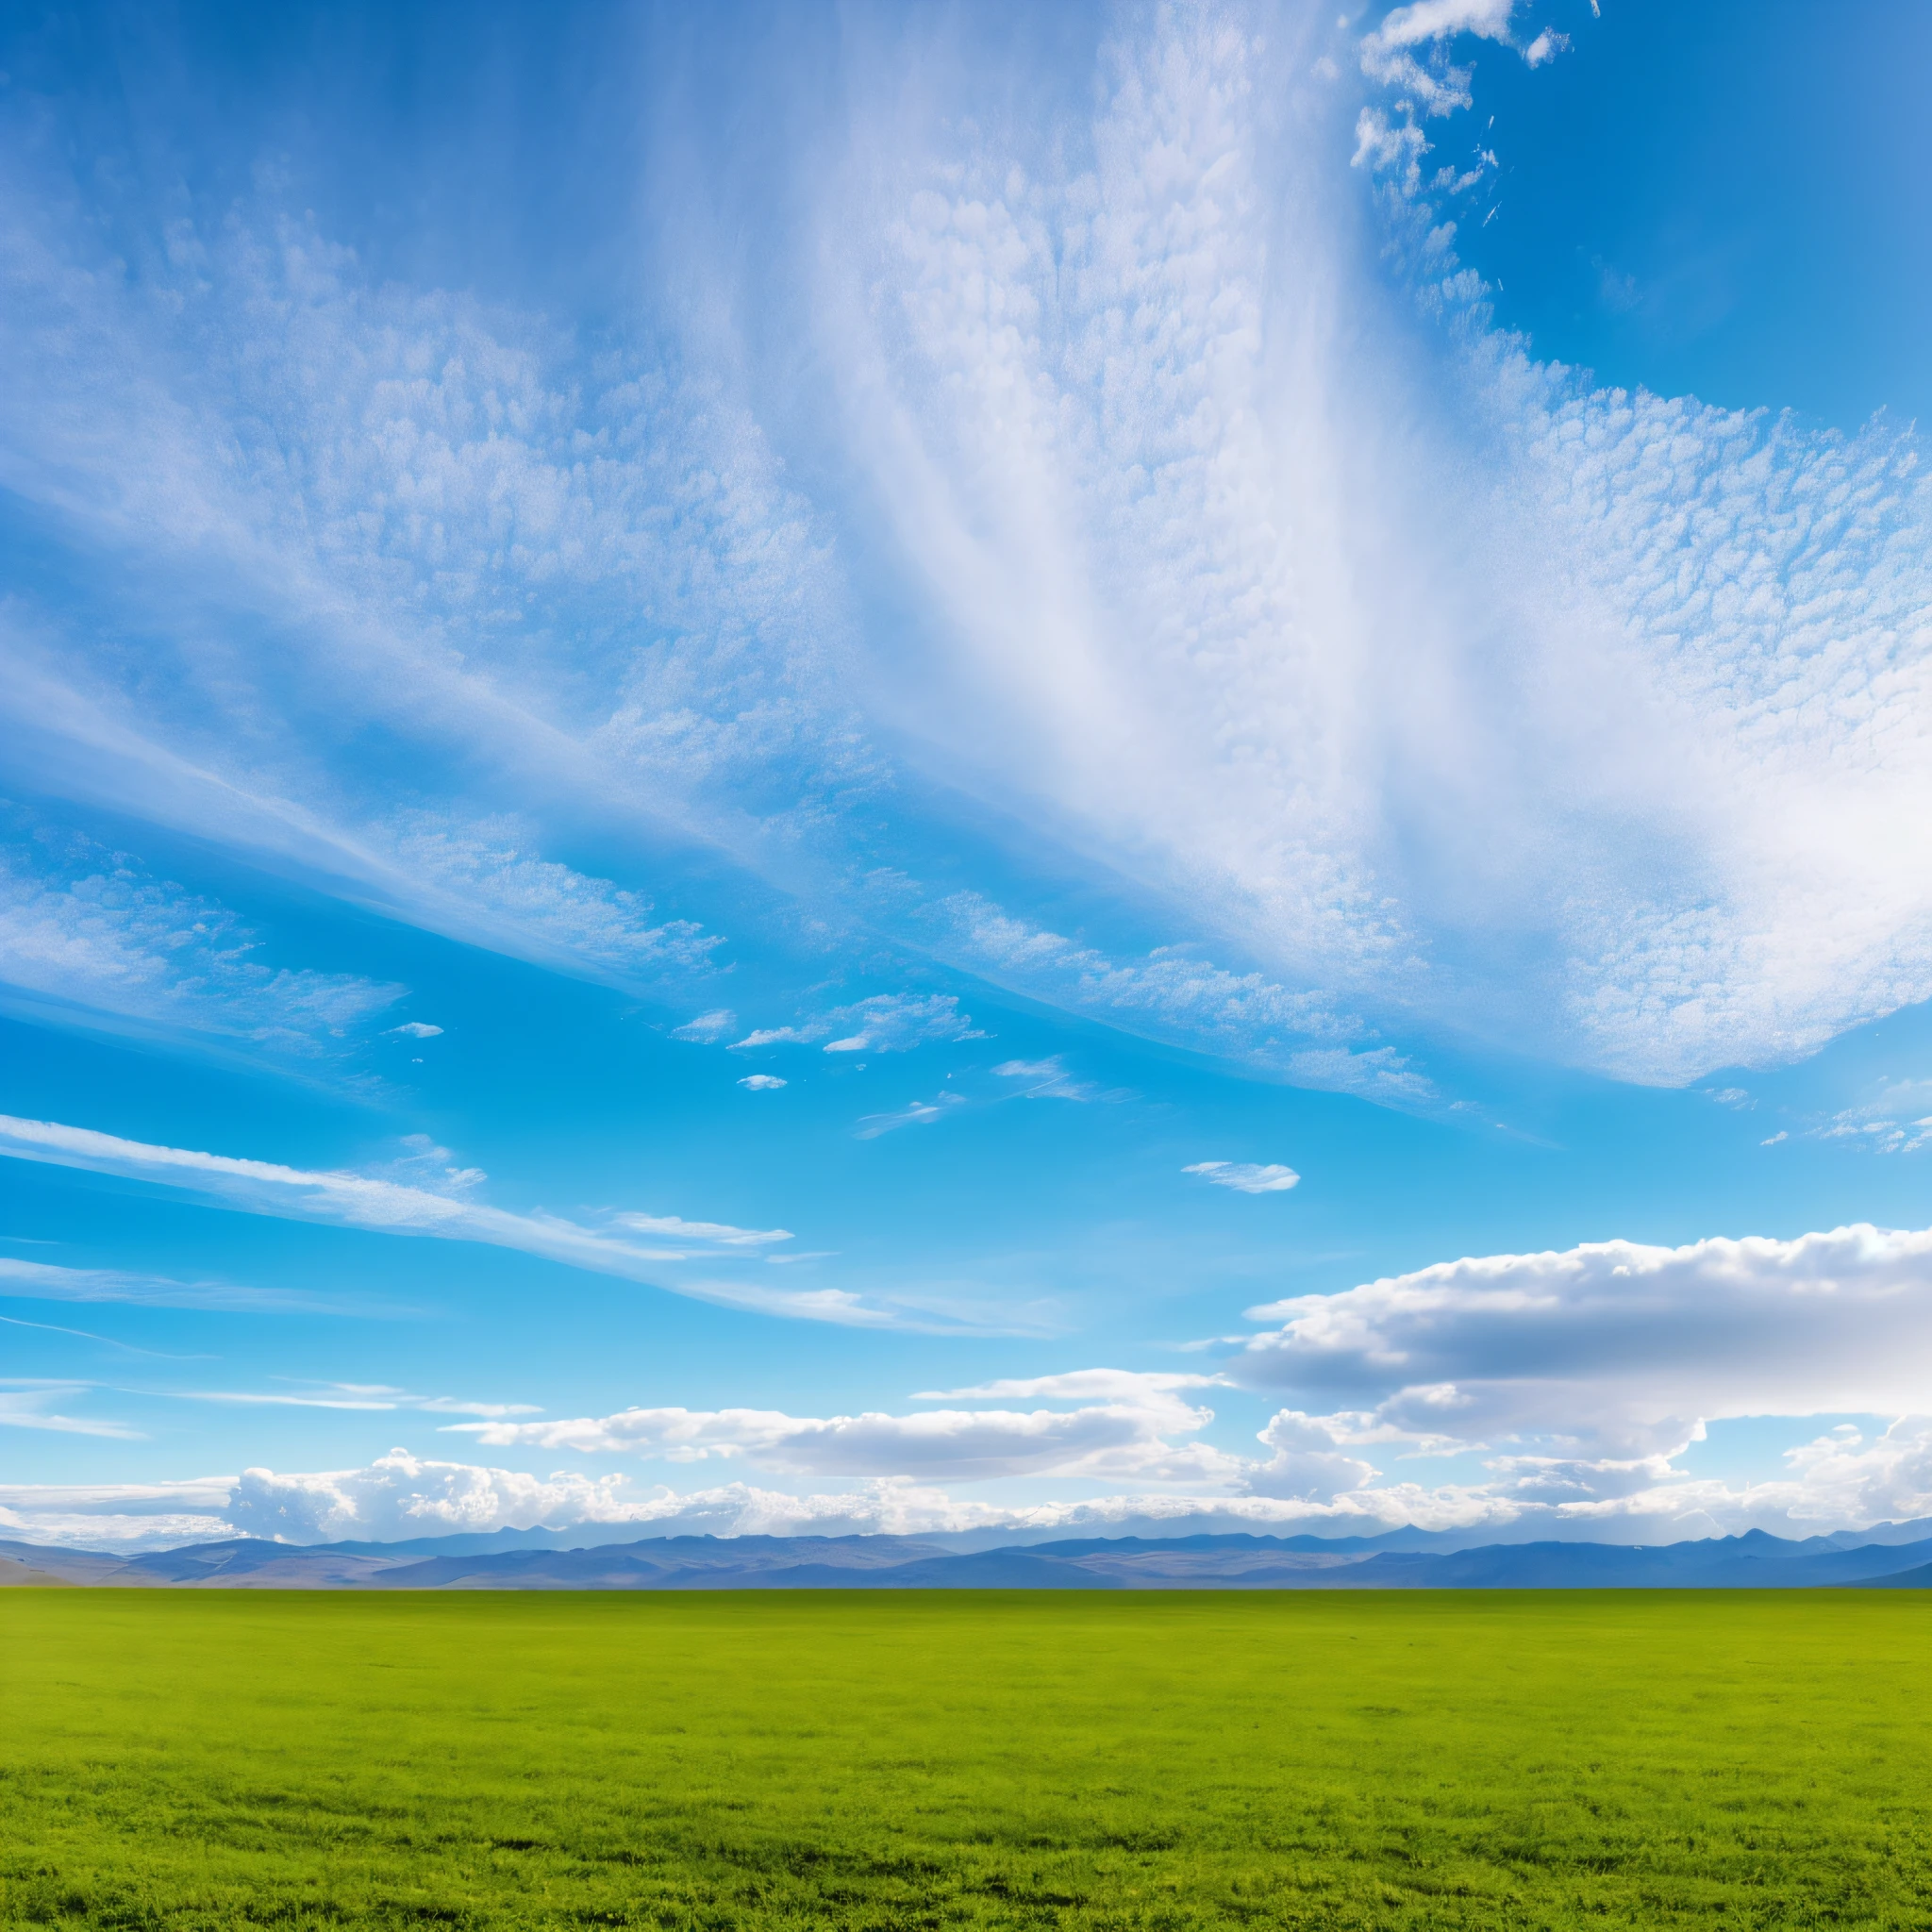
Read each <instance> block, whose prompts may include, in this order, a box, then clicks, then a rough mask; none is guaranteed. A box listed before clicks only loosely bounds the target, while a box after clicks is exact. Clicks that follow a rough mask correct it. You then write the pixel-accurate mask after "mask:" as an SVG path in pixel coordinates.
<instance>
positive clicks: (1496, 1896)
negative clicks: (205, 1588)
mask: <svg viewBox="0 0 1932 1932" xmlns="http://www.w3.org/2000/svg"><path fill="white" fill-rule="evenodd" d="M0 1923H4V1924H8V1925H16V1924H62V1923H65V1924H95V1925H114V1926H124V1927H138V1926H169V1927H189V1926H193V1927H203V1926H206V1927H215V1926H223V1927H226V1926H236V1925H248V1924H275V1925H288V1926H291V1927H303V1928H306V1927H311V1926H312V1927H316V1928H320V1927H323V1926H326V1925H341V1926H363V1925H408V1924H425V1923H429V1924H452V1925H465V1926H476V1927H486V1926H511V1925H555V1926H579V1925H585V1926H588V1925H644V1926H667V1927H718V1928H725V1927H731V1928H738V1927H745V1928H764V1927H776V1926H784V1927H806V1926H812V1927H819V1926H851V1927H860V1926H863V1927H874V1926H876V1927H886V1926H893V1927H902V1926H903V1927H918V1926H936V1927H937V1926H955V1925H957V1926H981V1925H1013V1926H1036V1925H1037V1926H1047V1925H1052V1926H1073V1927H1082V1928H1088V1927H1092V1928H1098V1927H1103V1926H1107V1927H1115V1926H1118V1927H1128V1926H1132V1927H1174V1928H1178V1927H1202V1926H1274V1925H1288V1926H1307V1927H1321V1928H1324V1932H1329V1928H1354V1927H1371V1926H1374V1927H1391V1928H1395V1927H1401V1928H1421V1927H1430V1928H1448V1927H1474V1926H1482V1927H1491V1926H1498V1927H1503V1926H1507V1927H1532V1926H1536V1927H1545V1926H1547V1927H1556V1926H1565V1927H1567V1926H1581V1925H1590V1926H1605V1925H1615V1926H1625V1925H1627V1926H1644V1927H1657V1926H1675V1925H1699V1926H1725V1927H1740V1928H1741V1927H1759V1926H1825V1925H1830V1926H1840V1927H1844V1926H1880V1925H1882V1926H1924V1925H1927V1924H1932V1594H1927V1595H1921V1594H1919V1593H1916V1592H1889V1591H1874V1592H1862V1591H1845V1592H1839V1591H1820V1592H1801V1591H1790V1592H1782V1591H1749V1592H1746V1591H1739V1592H1735V1593H1726V1594H1709V1595H1706V1594H1692V1593H1676V1592H1671V1593H1656V1594H1651V1593H1641V1592H1637V1591H1626V1592H1605V1593H1601V1594H1598V1593H1583V1592H1568V1591H1560V1592H1559V1591H1552V1592H1548V1593H1532V1592H1523V1593H1493V1594H1492V1593H1474V1592H1471V1593H1462V1594H1453V1595H1450V1594H1441V1595H1438V1594H1422V1593H1407V1592H1404V1593H1400V1594H1396V1593H1391V1594H1386V1595H1347V1596H1328V1595H1315V1594H1294V1595H1280V1596H1277V1595H1270V1594H1233V1593H1201V1594H1185V1595H1181V1594H1176V1595H1166V1594H1160V1595H1155V1594H1144V1595H1143V1594H1134V1595H1124V1596H1105V1597H1096V1596H1092V1595H1087V1594H1080V1595H1062V1594H1055V1593H1040V1594H1025V1595H1021V1594H1013V1595H1008V1594H995V1593H977V1592H959V1593H952V1592H943V1593H933V1594H898V1593H886V1592H878V1593H871V1594H853V1595H846V1594H807V1593H799V1594H764V1593H755V1592H741V1593H736V1594H720V1595H702V1596H700V1595H619V1594H607V1595H540V1594H514V1595H513V1594H484V1593H475V1594H470V1593H464V1594H452V1595H394V1596H374V1595H350V1594H341V1595H337V1594H313V1595H310V1594H299V1595H298V1594H288V1595H280V1594H269V1593H258V1592H242V1591H235V1592H232V1593H215V1592H187V1591H181V1592H161V1591H73V1590H62V1591H27V1590H12V1591H5V1592H4V1593H0Z"/></svg>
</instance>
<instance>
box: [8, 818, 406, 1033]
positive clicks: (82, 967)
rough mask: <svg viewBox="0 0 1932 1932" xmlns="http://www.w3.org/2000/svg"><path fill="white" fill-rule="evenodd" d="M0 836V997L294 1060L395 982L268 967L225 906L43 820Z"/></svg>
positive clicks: (51, 1014) (72, 1020)
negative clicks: (3, 839)
mask: <svg viewBox="0 0 1932 1932" xmlns="http://www.w3.org/2000/svg"><path fill="white" fill-rule="evenodd" d="M35 829H36V831H37V833H38V836H37V837H35V838H33V839H32V840H31V841H23V842H21V843H19V844H15V845H12V846H0V1002H4V1003H7V1004H10V1005H11V1006H12V1007H13V1008H14V1009H15V1010H16V1011H25V1013H26V1014H28V1015H29V1016H30V1017H32V1018H34V1019H36V1020H39V1021H42V1022H43V1023H44V1022H48V1021H52V1022H53V1023H54V1024H61V1023H62V1021H63V1020H65V1021H66V1022H67V1023H68V1024H76V1023H77V1024H89V1023H90V1022H91V1021H92V1022H94V1023H102V1022H105V1023H108V1024H117V1023H118V1024H119V1025H121V1026H123V1027H125V1026H128V1025H132V1026H134V1027H136V1028H138V1029H145V1030H151V1031H153V1032H156V1033H158V1034H159V1035H161V1036H163V1037H166V1038H169V1039H171V1040H175V1041H183V1042H196V1043H201V1044H211V1045H214V1046H216V1047H224V1048H227V1049H229V1050H231V1051H233V1050H245V1051H246V1052H247V1053H248V1054H249V1055H250V1056H251V1057H252V1058H258V1057H260V1056H264V1055H265V1056H267V1057H269V1058H271V1059H285V1060H292V1061H294V1062H297V1063H300V1062H303V1061H312V1060H317V1059H323V1058H332V1057H336V1056H340V1055H341V1054H342V1053H343V1052H345V1051H346V1050H347V1047H348V1045H349V1044H350V1043H351V1042H352V1041H354V1040H355V1039H356V1038H357V1037H358V1036H359V1035H362V1034H363V1033H365V1032H366V1029H367V1028H368V1026H369V1023H370V1022H371V1021H372V1020H373V1019H375V1017H376V1016H377V1015H379V1014H380V1013H381V1012H382V1011H383V1010H384V1009H385V1008H388V1007H390V1006H392V1005H393V1004H394V1002H395V1001H396V1000H397V999H398V998H399V997H400V996H401V995H402V992H403V991H404V989H403V988H401V987H400V986H384V985H378V984H376V983H375V981H373V980H368V979H363V978H359V977H357V976H356V975H354V974H329V973H316V972H311V971H308V970H307V969H301V968H290V967H274V966H270V965H268V964H266V963H264V962H263V961H262V960H261V959H260V958H258V957H257V956H258V954H259V953H260V952H261V950H262V941H261V939H260V936H259V935H258V934H257V933H256V932H254V931H252V930H251V929H250V928H249V927H248V926H247V925H246V924H244V923H243V922H242V920H241V919H239V918H238V917H237V916H236V915H235V914H234V913H233V912H231V911H229V910H228V909H227V908H225V907H224V906H220V905H218V904H216V903H215V902H213V901H212V900H208V899H205V898H201V897H198V896H197V895H195V894H194V893H192V892H188V891H183V890H182V888H181V887H179V886H177V885H174V884H171V883H169V882H167V881H164V880H158V879H155V878H153V877H151V876H150V875H149V874H146V873H145V872H144V871H142V868H141V867H140V866H139V865H138V864H137V863H136V862H135V861H134V860H133V859H132V858H129V857H128V855H127V854H125V853H122V852H110V851H108V849H107V848H106V847H104V846H100V845H97V844H95V843H94V842H93V841H91V840H88V839H85V838H82V837H80V836H79V835H77V834H74V833H65V832H60V831H58V830H57V829H55V828H53V827H51V826H48V825H40V826H37V827H36V828H35Z"/></svg>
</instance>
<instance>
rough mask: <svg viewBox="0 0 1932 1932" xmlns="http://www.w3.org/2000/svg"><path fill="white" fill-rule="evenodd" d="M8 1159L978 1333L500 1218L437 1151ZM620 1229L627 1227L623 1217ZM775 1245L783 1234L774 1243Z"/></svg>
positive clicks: (814, 1307) (696, 1290) (557, 1222)
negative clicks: (388, 1164) (397, 1155)
mask: <svg viewBox="0 0 1932 1932" xmlns="http://www.w3.org/2000/svg"><path fill="white" fill-rule="evenodd" d="M0 1156H7V1157H10V1158H14V1159H21V1160H37V1161H46V1162H51V1163H53V1164H55V1165H57V1166H62V1167H75V1168H80V1169H83V1170H86V1171H88V1172H91V1173H95V1174H120V1175H123V1176H125V1177H126V1178H129V1179H134V1180H143V1181H150V1182H154V1183H157V1184H158V1185H160V1186H163V1187H172V1188H179V1189H182V1190H184V1191H189V1192H192V1193H195V1194H199V1195H201V1196H203V1197H205V1198H207V1199H210V1200H213V1201H216V1202H219V1203H220V1204H221V1205H223V1206H225V1207H230V1208H240V1209H242V1211H244V1212H247V1213H253V1214H267V1215H273V1216H276V1217H279V1218H283V1219H288V1220H295V1221H315V1222H324V1223H329V1224H335V1225H337V1226H341V1227H357V1228H363V1229H367V1230H370V1231H373V1232H376V1233H381V1234H391V1235H404V1236H427V1237H429V1238H432V1239H436V1240H441V1241H481V1242H484V1243H487V1244H488V1245H491V1246H493V1247H502V1248H510V1249H514V1250H516V1251H518V1252H520V1253H523V1254H527V1255H536V1256H540V1257H542V1258H544V1259H546V1260H552V1261H560V1262H563V1263H564V1264H566V1265H567V1266H570V1267H575V1268H584V1269H588V1270H590V1271H591V1272H592V1273H594V1274H614V1275H619V1276H622V1277H623V1278H625V1279H627V1280H631V1281H639V1282H644V1283H647V1284H649V1285H650V1286H652V1287H655V1288H663V1289H667V1290H668V1291H670V1292H672V1293H674V1294H684V1295H691V1296H693V1297H695V1298H697V1299H699V1300H705V1301H714V1302H722V1303H724V1304H727V1305H729V1306H733V1307H744V1308H750V1309H755V1310H757V1311H758V1312H760V1313H764V1314H773V1315H787V1316H791V1317H793V1318H795V1319H799V1320H805V1321H820V1322H834V1323H840V1324H845V1325H849V1326H860V1327H893V1326H912V1327H922V1328H926V1327H935V1326H937V1327H940V1328H942V1329H953V1328H958V1327H960V1326H962V1325H970V1324H960V1323H958V1322H952V1321H948V1320H946V1319H944V1317H943V1316H942V1315H941V1314H938V1313H936V1312H934V1311H931V1310H924V1309H914V1308H912V1307H895V1306H893V1305H891V1304H885V1303H876V1302H870V1301H867V1300H866V1299H865V1298H864V1297H862V1296H859V1295H857V1294H853V1293H851V1292H849V1291H845V1290H842V1289H814V1290H808V1291H797V1292H792V1291H783V1290H776V1289H770V1288H766V1287H763V1286H761V1285H758V1284H741V1283H739V1282H737V1281H735V1280H732V1279H728V1278H723V1277H718V1276H707V1277H704V1278H702V1279H697V1280H692V1279H691V1278H689V1277H686V1278H682V1279H681V1278H680V1277H679V1275H678V1274H677V1273H676V1272H675V1270H674V1269H673V1268H672V1264H675V1263H678V1262H684V1261H689V1260H692V1259H707V1258H708V1259H710V1260H713V1261H716V1260H718V1259H720V1258H722V1257H724V1256H725V1255H726V1254H728V1253H729V1252H730V1248H729V1247H728V1246H723V1247H721V1246H720V1245H718V1244H716V1243H714V1242H712V1241H704V1242H702V1243H700V1244H699V1245H698V1246H696V1247H692V1246H690V1245H677V1246H643V1245H641V1244H640V1243H639V1242H638V1241H633V1240H631V1239H629V1238H628V1233H629V1231H628V1230H624V1231H622V1232H612V1231H609V1229H607V1228H597V1227H591V1226H587V1225H585V1224H581V1223H578V1222H574V1221H570V1220H566V1219H565V1218H563V1217H562V1216H560V1215H554V1214H548V1213H544V1212H542V1211H541V1210H539V1211H535V1212H531V1213H527V1214H518V1213H513V1212H511V1211H510V1210H508V1209H507V1208H492V1207H490V1206H488V1205H486V1204H485V1203H483V1202H481V1201H479V1200H477V1199H476V1198H475V1190H476V1187H477V1186H478V1184H480V1182H481V1180H482V1178H483V1176H482V1175H481V1174H478V1173H477V1172H476V1171H475V1170H474V1169H468V1170H463V1169H457V1168H453V1167H450V1166H449V1165H448V1164H447V1155H446V1154H445V1152H444V1151H443V1150H442V1149H440V1148H435V1147H433V1146H420V1145H419V1146H416V1147H414V1148H413V1150H412V1151H411V1153H409V1154H408V1155H407V1156H406V1157H405V1158H404V1160H403V1162H402V1163H400V1164H399V1165H400V1168H401V1171H402V1172H403V1173H404V1174H407V1175H408V1178H407V1179H402V1180H398V1179H391V1178H389V1177H386V1176H384V1175H380V1174H355V1173H348V1172H341V1171H317V1170H313V1169H303V1168H291V1167H287V1166H283V1165H282V1164H280V1163H278V1162H275V1161H264V1160H251V1159H246V1158H236V1157H233V1156H228V1155H219V1154H206V1153H201V1152H198V1151H195V1150H193V1149H189V1148H179V1147H164V1146H155V1145H152V1144H149V1143H147V1142H143V1141H126V1140H123V1139H121V1138H120V1137H118V1136H116V1135H112V1134H103V1133H98V1132H95V1131H94V1130H92V1129H91V1128H86V1127H73V1126H67V1125H63V1124H60V1123H58V1122H53V1121H30V1120H21V1119H17V1118H14V1117H13V1116H10V1115H0ZM431 1178H436V1179H438V1183H439V1184H438V1186H437V1187H428V1186H425V1185H422V1182H423V1181H424V1180H426V1179H431ZM612 1225H613V1226H615V1227H617V1228H619V1229H622V1228H623V1224H622V1222H621V1221H618V1220H617V1219H616V1218H615V1217H612ZM708 1225H723V1224H708ZM732 1232H733V1233H739V1232H743V1231H741V1230H737V1229H734V1230H732ZM775 1237H776V1231H775V1230H774V1232H773V1236H772V1238H774V1239H775ZM667 1271H668V1272H667Z"/></svg>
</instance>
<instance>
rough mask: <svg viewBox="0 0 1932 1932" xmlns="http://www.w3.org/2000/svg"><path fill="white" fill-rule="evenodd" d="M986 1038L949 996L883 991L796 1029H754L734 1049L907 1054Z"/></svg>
mask: <svg viewBox="0 0 1932 1932" xmlns="http://www.w3.org/2000/svg"><path fill="white" fill-rule="evenodd" d="M827 1035H834V1036H837V1037H836V1038H832V1039H827V1038H826V1036H827ZM985 1038H986V1035H985V1034H984V1033H981V1032H978V1031H976V1030H975V1029H974V1024H973V1016H972V1014H971V1013H962V1012H961V1011H960V1010H959V1002H958V999H957V998H956V997H955V996H954V995H953V994H951V993H908V992H886V993H874V994H873V995H872V996H871V997H870V998H868V999H862V1000H858V1001H856V1002H854V1004H853V1005H851V1006H849V1007H834V1008H832V1009H831V1011H830V1012H828V1013H824V1014H820V1015H818V1016H817V1017H815V1018H813V1019H809V1020H805V1021H802V1022H800V1023H799V1024H797V1025H795V1026H760V1027H756V1028H754V1029H753V1031H751V1032H750V1033H747V1034H746V1035H745V1037H744V1038H743V1039H742V1040H740V1041H734V1042H733V1045H732V1051H733V1052H741V1051H745V1050H748V1049H751V1048H755V1047H760V1046H808V1045H811V1044H814V1043H816V1042H817V1041H825V1047H824V1050H825V1052H827V1053H909V1052H910V1051H911V1050H912V1048H914V1047H916V1046H925V1045H928V1044H931V1043H933V1042H936V1041H956V1040H984V1039H985Z"/></svg>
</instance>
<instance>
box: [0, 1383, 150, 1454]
mask: <svg viewBox="0 0 1932 1932" xmlns="http://www.w3.org/2000/svg"><path fill="white" fill-rule="evenodd" d="M91 1388H92V1385H91V1384H89V1383H86V1382H55V1381H46V1380H41V1379H36V1378H31V1377H26V1376H18V1375H9V1376H0V1428H9V1429H44V1430H46V1431H48V1432H49V1433H50V1434H53V1435H57V1436H108V1437H113V1438H117V1439H119V1440H120V1441H140V1440H141V1431H140V1430H139V1429H133V1428H129V1427H128V1426H127V1425H126V1424H125V1423H118V1422H112V1421H108V1420H106V1419H102V1418H97V1417H92V1416H72V1415H68V1414H67V1413H65V1411H64V1410H63V1409H61V1408H59V1407H56V1405H57V1404H61V1403H67V1402H71V1401H72V1400H73V1399H74V1398H75V1396H77V1395H86V1394H88V1393H89V1392H90V1391H91Z"/></svg>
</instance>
